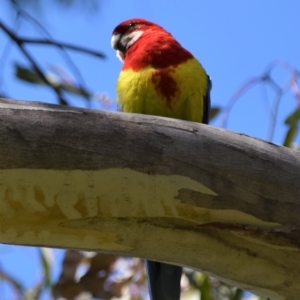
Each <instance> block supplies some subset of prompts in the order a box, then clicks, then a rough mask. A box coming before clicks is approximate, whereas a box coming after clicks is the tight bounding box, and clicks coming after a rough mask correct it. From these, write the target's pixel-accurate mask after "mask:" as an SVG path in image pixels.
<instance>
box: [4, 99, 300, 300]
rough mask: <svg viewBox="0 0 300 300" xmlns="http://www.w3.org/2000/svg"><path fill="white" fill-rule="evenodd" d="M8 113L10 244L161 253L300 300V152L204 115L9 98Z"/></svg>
mask: <svg viewBox="0 0 300 300" xmlns="http://www.w3.org/2000/svg"><path fill="white" fill-rule="evenodd" d="M0 120H1V121H0V242H1V243H8V244H25V245H40V246H48V247H63V248H77V249H86V250H97V251H102V252H109V253H112V254H121V255H129V256H138V257H143V258H148V259H154V260H160V261H165V262H170V263H176V264H181V265H184V266H189V267H192V268H194V269H198V270H202V271H204V272H206V273H208V274H214V275H215V276H217V277H218V278H220V279H221V280H223V281H225V282H227V283H230V284H233V285H235V286H238V287H240V288H242V289H247V290H249V291H251V292H254V293H256V294H259V295H261V296H264V297H269V298H271V299H282V300H283V299H288V300H296V299H298V298H299V294H300V285H299V280H298V278H299V276H300V250H299V247H300V234H299V233H300V231H299V215H300V189H299V174H300V154H299V152H297V151H294V150H291V149H288V148H285V147H280V146H277V145H274V144H271V143H267V142H263V141H261V140H258V139H254V138H251V137H248V136H245V135H242V134H238V133H233V132H229V131H226V130H223V129H219V128H214V127H211V126H207V125H203V124H197V123H192V122H185V121H179V120H174V119H168V118H159V117H151V116H143V115H138V114H123V113H111V112H99V111H98V112H96V111H91V110H87V109H75V108H68V107H60V106H54V105H48V104H40V103H28V102H21V101H9V100H5V99H2V100H0Z"/></svg>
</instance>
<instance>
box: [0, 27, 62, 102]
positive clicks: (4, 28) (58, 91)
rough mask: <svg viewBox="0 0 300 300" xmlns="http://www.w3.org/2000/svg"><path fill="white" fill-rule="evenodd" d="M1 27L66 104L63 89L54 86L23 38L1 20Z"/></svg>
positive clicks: (60, 100)
mask: <svg viewBox="0 0 300 300" xmlns="http://www.w3.org/2000/svg"><path fill="white" fill-rule="evenodd" d="M0 28H2V29H3V31H4V32H5V33H6V34H7V35H8V36H9V37H10V38H11V40H13V41H14V42H15V44H16V45H17V46H18V48H19V49H20V51H21V52H22V53H23V55H24V56H25V57H26V58H27V59H28V60H29V61H30V63H31V65H32V67H33V68H34V70H35V71H36V72H37V74H38V75H39V76H40V78H41V79H42V80H43V81H44V82H45V83H46V84H48V85H49V86H51V87H52V89H53V91H54V92H55V93H56V95H57V97H58V99H59V102H60V104H63V105H65V104H66V101H65V99H64V98H63V97H62V92H61V90H60V89H59V88H58V87H56V86H54V85H53V84H52V83H51V82H50V81H49V80H48V79H47V78H46V76H45V75H44V73H43V71H42V70H41V69H40V67H39V66H38V64H37V63H36V62H35V60H34V59H33V57H32V56H31V55H30V53H29V52H28V51H27V50H26V49H25V47H24V46H23V41H22V39H19V37H17V36H16V35H15V34H14V33H13V32H12V31H11V30H9V29H8V28H7V27H6V26H5V25H4V24H3V23H2V22H1V21H0Z"/></svg>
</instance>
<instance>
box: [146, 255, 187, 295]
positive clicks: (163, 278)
mask: <svg viewBox="0 0 300 300" xmlns="http://www.w3.org/2000/svg"><path fill="white" fill-rule="evenodd" d="M147 270H148V281H149V290H150V298H151V300H179V299H180V280H181V274H182V267H179V266H174V265H169V264H165V263H160V262H156V261H150V260H147Z"/></svg>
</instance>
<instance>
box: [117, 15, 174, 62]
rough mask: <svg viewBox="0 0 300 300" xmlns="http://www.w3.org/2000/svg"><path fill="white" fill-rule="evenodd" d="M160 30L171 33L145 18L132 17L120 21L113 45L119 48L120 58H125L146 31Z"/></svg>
mask: <svg viewBox="0 0 300 300" xmlns="http://www.w3.org/2000/svg"><path fill="white" fill-rule="evenodd" d="M149 31H151V32H154V31H160V32H164V33H166V34H168V35H169V33H167V32H166V31H165V30H164V29H163V28H162V27H160V26H159V25H157V24H155V23H152V22H149V21H146V20H144V19H138V18H136V19H130V20H127V21H124V22H122V23H120V24H119V25H118V26H117V27H116V28H115V29H114V31H113V33H112V38H111V45H112V47H113V48H114V49H116V50H117V52H118V54H119V56H121V57H120V58H121V59H123V58H124V54H125V52H126V50H128V49H129V48H130V47H131V46H132V45H133V44H134V43H135V42H136V41H137V40H138V39H139V38H140V37H141V36H142V35H143V34H144V33H145V32H149Z"/></svg>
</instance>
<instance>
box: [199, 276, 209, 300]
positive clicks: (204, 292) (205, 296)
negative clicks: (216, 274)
mask: <svg viewBox="0 0 300 300" xmlns="http://www.w3.org/2000/svg"><path fill="white" fill-rule="evenodd" d="M200 292H201V300H211V295H210V294H211V287H210V284H209V277H208V276H205V279H204V281H203V283H202V285H201V288H200Z"/></svg>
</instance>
